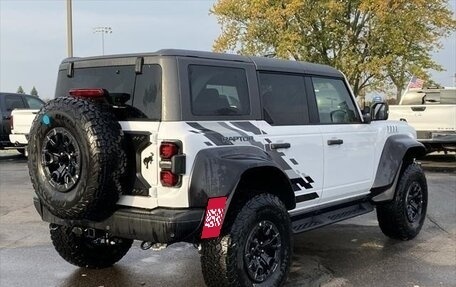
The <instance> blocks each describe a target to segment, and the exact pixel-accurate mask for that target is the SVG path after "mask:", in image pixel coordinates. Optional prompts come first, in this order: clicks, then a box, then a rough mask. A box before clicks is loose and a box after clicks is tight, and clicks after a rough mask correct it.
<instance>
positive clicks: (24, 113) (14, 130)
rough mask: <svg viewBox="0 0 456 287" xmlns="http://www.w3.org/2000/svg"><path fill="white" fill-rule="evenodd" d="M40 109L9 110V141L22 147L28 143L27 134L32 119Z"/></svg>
mask: <svg viewBox="0 0 456 287" xmlns="http://www.w3.org/2000/svg"><path fill="white" fill-rule="evenodd" d="M39 111H40V110H39V109H37V110H30V109H16V110H13V111H12V112H11V134H10V135H9V139H10V142H11V143H12V144H13V145H14V146H15V147H18V148H19V149H20V148H24V153H25V154H26V153H27V152H26V149H25V147H26V146H27V144H28V134H29V132H30V128H31V127H32V122H33V119H35V116H36V114H38V112H39Z"/></svg>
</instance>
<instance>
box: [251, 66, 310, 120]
mask: <svg viewBox="0 0 456 287" xmlns="http://www.w3.org/2000/svg"><path fill="white" fill-rule="evenodd" d="M259 80H260V95H261V97H262V100H263V114H264V119H265V121H267V122H268V123H269V124H271V125H276V126H280V125H304V124H308V123H309V112H308V108H307V96H306V89H305V84H304V77H302V76H296V75H284V74H275V73H264V72H262V73H260V74H259Z"/></svg>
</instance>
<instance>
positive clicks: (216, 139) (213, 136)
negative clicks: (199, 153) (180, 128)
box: [187, 122, 233, 146]
mask: <svg viewBox="0 0 456 287" xmlns="http://www.w3.org/2000/svg"><path fill="white" fill-rule="evenodd" d="M187 125H189V126H191V127H192V128H195V129H197V130H199V131H201V132H202V133H203V134H204V136H205V137H206V138H208V139H209V140H210V141H211V142H213V143H214V144H215V145H217V146H220V145H233V143H232V142H231V141H229V140H225V139H224V136H223V135H221V134H219V133H218V132H215V131H213V130H210V129H207V128H205V127H203V126H202V125H200V124H199V123H195V122H187Z"/></svg>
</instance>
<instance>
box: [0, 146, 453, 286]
mask: <svg viewBox="0 0 456 287" xmlns="http://www.w3.org/2000/svg"><path fill="white" fill-rule="evenodd" d="M423 166H424V167H425V169H426V176H427V179H428V184H429V208H428V217H427V220H426V222H425V225H424V227H423V230H422V232H421V233H420V235H419V236H418V237H417V238H416V239H415V240H412V241H408V242H400V241H395V240H391V239H388V238H387V237H385V236H384V235H383V234H382V233H381V231H380V229H379V228H378V225H377V221H376V216H375V213H370V214H367V215H363V216H361V217H358V218H355V219H352V220H350V221H345V222H342V223H339V224H336V225H332V226H328V227H325V228H322V229H318V230H314V231H310V232H307V233H304V234H301V235H298V236H295V238H294V239H295V248H294V260H293V266H292V269H291V272H290V276H289V279H288V282H287V284H286V286H312V287H313V286H315V287H316V286H322V287H339V286H340V287H345V286H356V287H358V286H359V287H364V286H392V287H401V286H404V287H408V286H410V287H416V286H419V287H426V286H429V287H434V286H435V287H437V286H445V287H446V286H448V287H454V286H456V157H454V156H452V155H451V156H443V155H433V156H431V157H428V158H427V159H426V160H424V161H423ZM32 196H33V189H32V187H31V185H30V181H29V178H28V171H27V166H26V161H25V159H24V158H22V157H20V156H19V155H16V154H15V153H14V152H4V151H0V286H2V287H3V286H5V287H6V286H8V287H10V286H11V287H12V286H61V287H70V286H71V287H77V286H81V287H88V286H95V287H100V286H104V287H108V286H170V287H172V286H179V287H181V286H188V287H190V286H204V282H203V278H202V275H201V267H200V264H199V255H198V251H197V250H196V249H195V248H194V247H193V246H192V245H189V244H175V245H172V246H170V247H168V248H167V249H165V250H162V251H151V250H149V251H142V250H141V249H140V248H139V242H135V244H134V246H133V248H132V249H131V250H130V251H129V253H128V254H127V255H126V256H125V257H124V258H123V259H122V260H121V261H120V262H119V263H118V264H116V265H115V266H114V267H112V268H107V269H103V270H88V269H85V268H78V267H75V266H72V265H70V264H69V263H67V262H66V261H64V260H63V259H61V258H60V257H59V255H58V254H57V253H56V252H55V250H54V248H53V246H52V243H51V242H50V238H49V231H48V225H47V224H46V223H44V222H41V220H40V218H39V216H38V214H37V213H36V211H35V210H34V207H33V204H32V200H31V199H32Z"/></svg>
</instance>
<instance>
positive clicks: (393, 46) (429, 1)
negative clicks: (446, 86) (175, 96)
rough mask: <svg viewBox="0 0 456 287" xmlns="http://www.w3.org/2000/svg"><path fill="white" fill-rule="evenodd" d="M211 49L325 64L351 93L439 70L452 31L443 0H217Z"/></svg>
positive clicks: (454, 24) (399, 84)
mask: <svg viewBox="0 0 456 287" xmlns="http://www.w3.org/2000/svg"><path fill="white" fill-rule="evenodd" d="M211 12H212V13H213V14H215V15H216V16H217V19H218V22H219V23H220V24H221V27H222V33H221V35H220V36H219V37H218V38H217V39H216V41H215V43H214V50H215V51H219V52H226V51H230V52H236V53H240V54H246V55H265V54H274V55H275V56H276V57H279V58H285V59H294V60H299V61H309V62H315V63H321V64H327V65H330V66H333V67H336V68H337V69H339V70H341V71H342V72H343V73H344V74H345V75H346V76H347V78H348V80H349V82H350V84H351V85H352V87H353V91H354V92H355V94H356V95H361V96H362V95H364V94H365V92H366V90H367V89H369V88H371V89H373V88H376V89H378V88H385V85H388V84H392V85H395V86H396V87H397V89H398V90H402V89H403V87H404V86H405V85H406V84H407V81H408V79H409V78H410V74H411V73H413V74H416V75H419V76H426V75H427V71H428V69H431V68H432V69H440V68H441V67H440V66H439V65H438V64H437V63H435V62H434V61H433V60H432V59H431V52H432V51H435V50H436V49H438V48H439V39H440V38H441V37H444V36H448V35H449V33H450V32H451V31H453V30H454V29H455V28H456V22H455V20H454V19H453V16H452V12H451V10H450V9H449V8H448V2H447V1H446V0H426V1H425V0H390V1H387V0H351V1H350V0H324V1H312V0H218V1H217V2H216V3H215V4H214V6H213V8H212V10H211Z"/></svg>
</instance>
